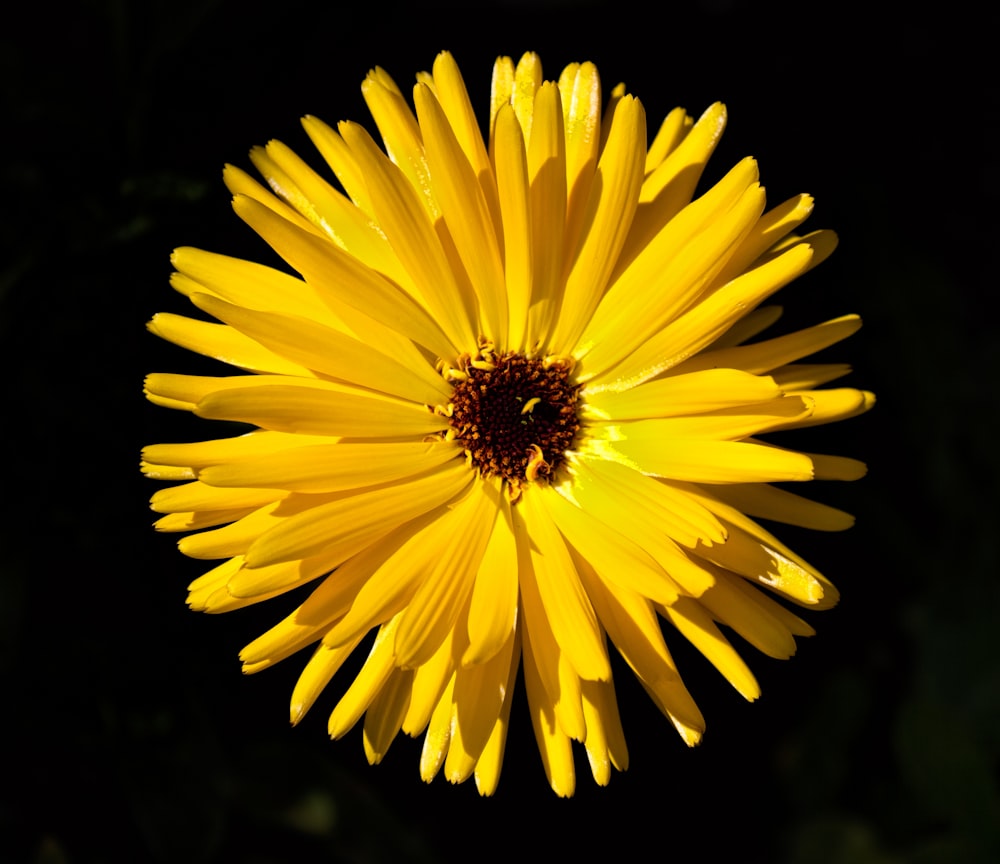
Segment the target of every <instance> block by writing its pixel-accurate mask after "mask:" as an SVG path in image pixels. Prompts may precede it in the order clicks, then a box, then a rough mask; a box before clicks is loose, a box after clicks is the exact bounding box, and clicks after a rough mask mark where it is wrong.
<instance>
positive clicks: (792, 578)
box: [702, 530, 826, 605]
mask: <svg viewBox="0 0 1000 864" xmlns="http://www.w3.org/2000/svg"><path fill="white" fill-rule="evenodd" d="M702 555H703V557H705V558H707V559H709V560H710V561H714V562H715V563H716V564H718V565H720V566H722V567H724V568H726V569H727V570H732V571H733V572H734V573H739V574H741V575H742V576H745V577H747V578H748V579H753V580H756V581H757V582H759V583H760V584H762V585H766V586H767V587H768V588H772V589H773V590H775V591H778V592H780V593H781V594H784V595H785V596H786V597H788V598H789V599H790V600H794V601H795V602H797V603H802V604H805V605H816V604H818V603H819V602H820V601H821V600H823V599H824V595H825V594H826V591H825V588H824V585H823V583H822V582H820V580H819V579H818V578H817V576H818V574H816V573H814V572H813V571H812V568H810V567H808V566H803V565H802V564H801V563H799V562H798V561H793V560H792V559H790V558H788V557H786V556H785V555H783V554H781V552H779V551H778V550H776V549H771V548H768V547H767V546H765V545H763V544H762V543H759V542H757V541H756V540H754V539H753V538H752V537H750V536H749V535H747V534H745V533H744V532H743V531H739V530H733V531H731V532H730V535H729V539H728V540H726V542H725V543H723V544H720V545H718V546H713V547H712V548H711V549H706V550H704V551H703V552H702Z"/></svg>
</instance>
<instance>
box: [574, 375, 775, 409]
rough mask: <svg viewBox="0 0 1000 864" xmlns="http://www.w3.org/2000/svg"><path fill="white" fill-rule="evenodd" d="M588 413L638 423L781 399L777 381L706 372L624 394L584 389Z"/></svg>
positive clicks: (664, 380)
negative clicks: (643, 419) (654, 418)
mask: <svg viewBox="0 0 1000 864" xmlns="http://www.w3.org/2000/svg"><path fill="white" fill-rule="evenodd" d="M584 395H585V398H586V400H587V402H586V404H587V409H586V410H587V411H588V413H590V412H591V411H593V413H594V415H595V416H598V417H600V418H602V419H614V420H638V419H642V418H646V417H678V416H683V415H690V414H703V413H705V412H707V411H716V410H718V409H720V408H731V407H735V406H739V405H752V404H754V403H755V402H766V401H768V400H770V399H774V398H776V397H778V396H780V395H781V390H780V389H779V388H778V385H777V384H776V383H775V381H774V379H773V378H769V377H767V376H762V375H751V374H749V373H747V372H743V371H741V370H738V369H705V370H703V371H700V372H691V373H688V374H680V375H671V376H670V377H668V378H658V379H656V380H655V381H647V382H646V383H645V384H640V385H639V386H638V387H633V388H632V389H630V390H624V391H619V392H616V391H611V390H605V391H603V392H602V391H600V390H596V388H595V389H592V388H590V387H587V388H585V389H584Z"/></svg>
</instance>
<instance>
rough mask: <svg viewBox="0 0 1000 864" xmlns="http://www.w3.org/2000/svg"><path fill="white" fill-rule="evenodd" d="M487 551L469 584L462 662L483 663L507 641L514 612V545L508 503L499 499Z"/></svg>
mask: <svg viewBox="0 0 1000 864" xmlns="http://www.w3.org/2000/svg"><path fill="white" fill-rule="evenodd" d="M498 506H499V512H498V513H497V515H496V519H495V521H494V522H493V526H492V533H491V534H490V539H489V544H488V545H487V547H486V552H485V554H484V555H483V559H482V561H481V562H480V564H479V572H478V573H477V574H476V580H475V583H474V585H473V587H472V596H471V598H470V605H469V625H468V626H469V647H468V648H467V649H466V651H465V654H464V655H463V656H462V663H463V664H464V665H468V664H474V663H483V662H485V661H487V660H489V658H491V657H492V656H493V655H494V654H496V653H497V651H499V650H500V649H501V648H502V647H503V646H504V644H506V642H507V639H508V637H509V635H510V634H511V633H512V632H513V631H514V621H515V618H516V614H517V605H518V596H517V592H518V588H517V544H516V541H515V539H514V532H513V528H512V525H511V518H512V517H511V513H510V505H509V504H508V503H507V502H506V500H505V499H504V498H501V499H500V502H499V505H498Z"/></svg>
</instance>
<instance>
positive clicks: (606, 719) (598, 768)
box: [583, 681, 628, 786]
mask: <svg viewBox="0 0 1000 864" xmlns="http://www.w3.org/2000/svg"><path fill="white" fill-rule="evenodd" d="M583 716H584V717H585V718H586V720H587V737H586V738H585V739H584V742H583V746H584V748H586V751H587V760H588V761H589V762H590V771H591V774H593V776H594V782H595V783H597V784H598V785H599V786H607V785H608V782H609V781H610V780H611V766H612V765H614V767H615V768H617V769H618V770H619V771H624V770H625V769H626V768H628V748H627V747H626V746H625V733H624V732H623V731H622V721H621V718H620V717H619V715H618V699H617V698H616V696H615V688H614V682H612V681H584V682H583Z"/></svg>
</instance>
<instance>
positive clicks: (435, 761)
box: [420, 675, 455, 783]
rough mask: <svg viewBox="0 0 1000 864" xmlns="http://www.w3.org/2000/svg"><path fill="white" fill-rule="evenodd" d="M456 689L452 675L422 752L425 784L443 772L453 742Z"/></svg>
mask: <svg viewBox="0 0 1000 864" xmlns="http://www.w3.org/2000/svg"><path fill="white" fill-rule="evenodd" d="M454 689H455V676H454V675H452V676H451V679H450V680H449V681H448V686H447V687H446V688H445V691H444V692H443V693H442V694H441V698H440V699H439V700H438V702H437V704H436V705H435V706H434V712H433V714H432V715H431V719H430V723H429V724H428V726H427V734H426V735H425V736H424V746H423V748H422V750H421V751H420V779H421V780H423V781H424V782H425V783H430V782H431V780H433V779H434V777H435V776H436V775H437V772H438V771H440V770H441V766H442V765H443V764H444V760H445V756H446V755H447V753H448V745H449V744H450V742H451V729H452V693H453V692H454Z"/></svg>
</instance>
